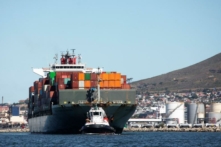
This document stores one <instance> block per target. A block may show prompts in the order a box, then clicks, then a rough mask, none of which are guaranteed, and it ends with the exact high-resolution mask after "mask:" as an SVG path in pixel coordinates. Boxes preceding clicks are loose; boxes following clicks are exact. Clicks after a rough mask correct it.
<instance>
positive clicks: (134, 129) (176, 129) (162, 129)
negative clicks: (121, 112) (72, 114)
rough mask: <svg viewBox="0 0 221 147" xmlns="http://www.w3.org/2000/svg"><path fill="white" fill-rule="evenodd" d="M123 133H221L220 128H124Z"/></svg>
mask: <svg viewBox="0 0 221 147" xmlns="http://www.w3.org/2000/svg"><path fill="white" fill-rule="evenodd" d="M123 132H221V128H219V127H208V128H206V127H204V128H124V130H123Z"/></svg>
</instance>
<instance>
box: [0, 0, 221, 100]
mask: <svg viewBox="0 0 221 147" xmlns="http://www.w3.org/2000/svg"><path fill="white" fill-rule="evenodd" d="M220 6H221V1H220V0H213V1H208V0H207V1H205V0H194V1H193V0H185V1H181V0H173V1H172V0H168V1H166V0H162V1H160V0H159V1H149V0H138V1H134V0H121V1H119V0H112V1H108V2H107V1H104V0H84V1H82V0H64V1H54V0H38V1H29V0H26V1H24V0H20V1H17V0H1V1H0V49H1V54H0V68H1V69H0V96H1V97H2V96H4V101H5V102H11V103H12V102H18V100H21V99H26V98H28V88H29V86H31V85H33V82H34V81H35V80H38V78H39V76H38V75H36V74H34V73H33V72H32V69H31V67H47V66H48V65H49V63H53V62H54V60H53V57H54V54H56V53H59V54H60V52H61V51H66V50H67V49H71V48H75V49H77V50H76V53H77V54H79V53H81V54H82V61H83V62H84V63H86V64H87V66H88V67H98V66H100V67H104V70H106V71H118V72H121V73H122V74H126V75H127V76H128V77H132V78H133V81H137V80H141V79H145V78H150V77H154V76H157V75H161V74H164V73H167V72H170V71H173V70H177V69H181V68H184V67H187V66H190V65H192V64H195V63H197V62H200V61H202V60H205V59H207V58H209V57H211V56H214V55H215V54H218V53H220V49H221V27H220V26H221V9H220Z"/></svg>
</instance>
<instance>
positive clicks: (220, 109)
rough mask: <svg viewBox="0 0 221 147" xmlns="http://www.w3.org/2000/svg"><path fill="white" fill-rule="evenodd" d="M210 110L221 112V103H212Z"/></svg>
mask: <svg viewBox="0 0 221 147" xmlns="http://www.w3.org/2000/svg"><path fill="white" fill-rule="evenodd" d="M210 112H219V113H221V103H212V104H211V106H210Z"/></svg>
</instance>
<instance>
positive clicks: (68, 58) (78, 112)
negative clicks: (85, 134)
mask: <svg viewBox="0 0 221 147" xmlns="http://www.w3.org/2000/svg"><path fill="white" fill-rule="evenodd" d="M54 59H55V63H54V64H52V65H50V66H49V68H39V69H37V68H34V69H33V72H35V73H37V74H38V75H40V76H41V78H40V79H39V80H38V81H35V82H34V84H33V86H31V87H30V88H29V105H28V106H29V112H28V117H29V126H30V131H31V132H36V133H80V132H79V130H80V128H81V127H82V126H83V125H84V124H85V120H86V117H87V112H88V111H89V110H90V108H91V105H93V104H94V103H97V106H98V107H101V108H102V109H103V110H104V111H105V113H106V115H107V117H108V119H109V120H110V122H109V124H110V126H111V127H113V128H114V129H115V130H116V133H121V132H122V130H123V127H124V125H125V123H126V122H127V120H128V119H129V118H130V117H131V116H132V114H133V113H134V111H135V109H136V102H135V90H134V89H131V88H130V85H129V84H128V83H127V80H126V75H121V73H118V72H104V71H103V69H102V68H87V67H86V65H85V64H83V63H81V55H78V56H75V54H74V50H73V53H72V55H71V54H70V53H69V52H68V51H67V52H66V54H62V55H61V59H60V64H58V63H57V60H58V58H57V55H56V56H55V58H54ZM98 86H99V87H98ZM97 90H100V91H99V96H98V97H99V100H98V97H97V96H96V95H97V94H96V92H97Z"/></svg>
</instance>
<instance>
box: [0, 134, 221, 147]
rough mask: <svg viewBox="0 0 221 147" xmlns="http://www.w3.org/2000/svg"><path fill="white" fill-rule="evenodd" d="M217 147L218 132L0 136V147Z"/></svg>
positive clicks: (220, 145)
mask: <svg viewBox="0 0 221 147" xmlns="http://www.w3.org/2000/svg"><path fill="white" fill-rule="evenodd" d="M72 146H73V147H127V146H128V147H221V133H220V132H125V133H122V134H121V135H44V134H31V133H0V147H72Z"/></svg>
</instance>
